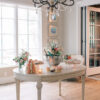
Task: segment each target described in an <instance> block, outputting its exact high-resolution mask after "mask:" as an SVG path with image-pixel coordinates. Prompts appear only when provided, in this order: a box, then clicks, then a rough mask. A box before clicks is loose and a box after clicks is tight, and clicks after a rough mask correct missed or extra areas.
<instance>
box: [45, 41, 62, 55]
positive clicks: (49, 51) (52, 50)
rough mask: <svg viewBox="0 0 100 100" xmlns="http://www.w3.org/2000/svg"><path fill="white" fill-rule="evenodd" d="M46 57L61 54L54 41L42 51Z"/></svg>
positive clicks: (60, 49)
mask: <svg viewBox="0 0 100 100" xmlns="http://www.w3.org/2000/svg"><path fill="white" fill-rule="evenodd" d="M44 51H45V54H46V56H60V55H61V54H62V48H61V47H59V46H58V44H57V43H56V42H54V41H52V42H49V46H48V48H47V49H44Z"/></svg>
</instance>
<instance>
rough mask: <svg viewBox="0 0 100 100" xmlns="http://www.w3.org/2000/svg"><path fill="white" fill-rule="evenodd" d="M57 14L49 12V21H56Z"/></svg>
mask: <svg viewBox="0 0 100 100" xmlns="http://www.w3.org/2000/svg"><path fill="white" fill-rule="evenodd" d="M56 21H57V16H56V14H49V22H56Z"/></svg>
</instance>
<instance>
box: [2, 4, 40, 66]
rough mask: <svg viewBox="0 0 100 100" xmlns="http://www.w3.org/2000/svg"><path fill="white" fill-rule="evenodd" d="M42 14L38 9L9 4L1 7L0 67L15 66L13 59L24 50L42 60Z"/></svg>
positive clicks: (32, 56) (34, 57)
mask: <svg viewBox="0 0 100 100" xmlns="http://www.w3.org/2000/svg"><path fill="white" fill-rule="evenodd" d="M40 18H41V14H40V13H36V9H34V8H30V7H23V6H15V5H9V4H1V6H0V67H2V66H12V65H15V63H14V62H13V60H12V59H13V58H14V57H15V56H17V55H18V54H20V52H21V51H22V49H24V50H27V51H29V52H30V54H31V58H33V59H41V56H42V34H41V24H40V21H41V19H40Z"/></svg>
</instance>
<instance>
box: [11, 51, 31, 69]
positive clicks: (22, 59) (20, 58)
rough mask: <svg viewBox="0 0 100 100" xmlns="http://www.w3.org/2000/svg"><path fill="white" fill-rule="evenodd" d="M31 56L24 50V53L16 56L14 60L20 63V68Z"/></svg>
mask: <svg viewBox="0 0 100 100" xmlns="http://www.w3.org/2000/svg"><path fill="white" fill-rule="evenodd" d="M28 58H29V53H28V52H27V51H24V50H23V51H22V54H21V55H20V56H17V57H15V58H14V59H13V60H14V61H15V62H16V63H18V64H19V68H22V65H24V64H25V63H26V62H27V61H28Z"/></svg>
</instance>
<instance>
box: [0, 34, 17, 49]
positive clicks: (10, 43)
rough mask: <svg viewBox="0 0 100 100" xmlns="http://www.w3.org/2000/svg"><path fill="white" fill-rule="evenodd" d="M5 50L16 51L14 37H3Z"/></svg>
mask: <svg viewBox="0 0 100 100" xmlns="http://www.w3.org/2000/svg"><path fill="white" fill-rule="evenodd" d="M2 37H3V43H2V46H3V49H15V46H16V45H15V44H16V43H15V36H14V35H3V36H2Z"/></svg>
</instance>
